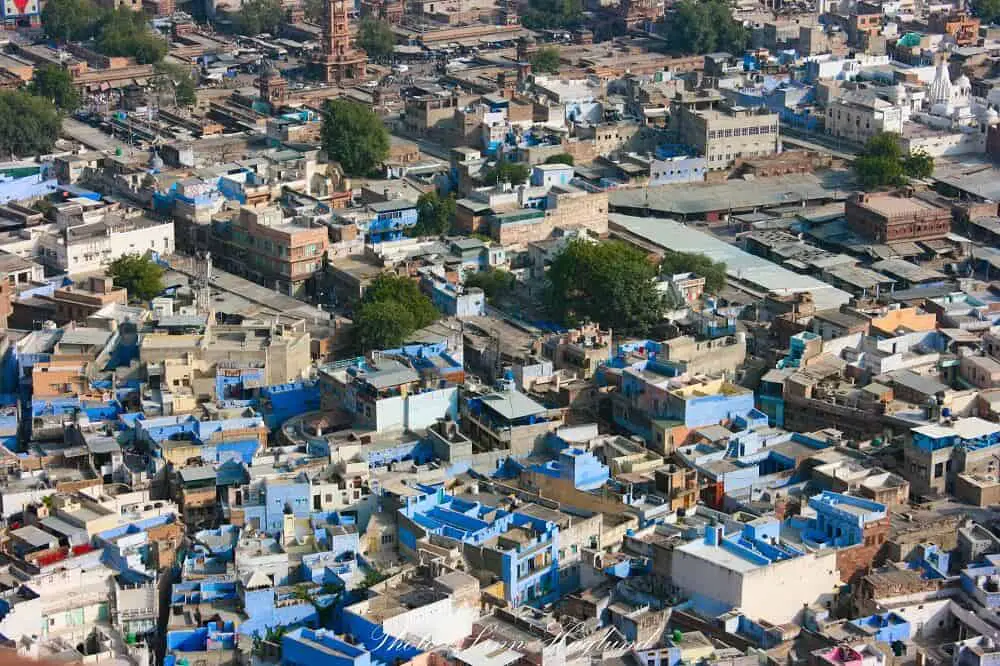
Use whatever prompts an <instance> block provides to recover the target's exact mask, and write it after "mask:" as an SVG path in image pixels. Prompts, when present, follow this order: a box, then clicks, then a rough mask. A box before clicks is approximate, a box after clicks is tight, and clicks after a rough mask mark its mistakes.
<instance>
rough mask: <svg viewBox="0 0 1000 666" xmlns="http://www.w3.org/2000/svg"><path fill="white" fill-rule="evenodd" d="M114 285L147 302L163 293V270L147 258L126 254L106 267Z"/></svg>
mask: <svg viewBox="0 0 1000 666" xmlns="http://www.w3.org/2000/svg"><path fill="white" fill-rule="evenodd" d="M108 275H110V276H111V277H112V278H113V279H114V281H115V284H116V285H117V286H119V287H124V288H125V289H126V290H127V291H128V295H129V296H131V297H132V298H136V299H139V300H141V301H148V300H149V299H151V298H153V297H154V296H156V295H158V294H159V293H160V292H161V291H163V268H162V267H161V266H160V265H159V264H157V263H156V262H155V261H153V260H152V259H150V258H149V257H148V256H140V255H138V254H126V255H122V256H121V257H118V258H117V259H115V260H114V261H112V262H111V265H110V266H108Z"/></svg>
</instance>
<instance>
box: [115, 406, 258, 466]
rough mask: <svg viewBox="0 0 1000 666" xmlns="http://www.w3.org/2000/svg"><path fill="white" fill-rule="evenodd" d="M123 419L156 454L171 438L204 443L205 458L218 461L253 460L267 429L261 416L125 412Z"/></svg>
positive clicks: (133, 433)
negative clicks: (209, 418) (209, 417)
mask: <svg viewBox="0 0 1000 666" xmlns="http://www.w3.org/2000/svg"><path fill="white" fill-rule="evenodd" d="M121 421H122V423H123V425H124V426H125V427H127V428H131V429H132V432H131V433H130V435H131V437H132V438H133V439H134V441H135V442H137V443H139V444H143V443H145V444H146V446H147V447H149V449H150V451H152V452H153V453H154V455H161V451H160V450H159V449H160V447H161V446H162V445H163V444H164V443H165V442H167V441H168V440H173V441H177V440H184V441H188V442H190V443H191V444H192V445H196V446H200V447H201V450H200V454H201V457H202V459H203V460H205V461H206V462H216V463H221V462H225V461H227V460H239V461H241V462H243V463H246V464H250V463H251V462H252V461H253V458H254V456H255V455H256V454H257V450H258V449H259V448H260V445H261V444H260V434H261V433H262V432H266V426H265V425H264V419H263V418H261V417H260V416H250V417H242V418H235V419H223V420H220V421H199V420H198V419H197V418H195V417H194V416H161V417H156V418H151V419H145V418H142V416H141V415H137V416H133V415H122V417H121ZM242 431H249V434H247V432H242ZM237 432H239V433H240V434H235V433H237Z"/></svg>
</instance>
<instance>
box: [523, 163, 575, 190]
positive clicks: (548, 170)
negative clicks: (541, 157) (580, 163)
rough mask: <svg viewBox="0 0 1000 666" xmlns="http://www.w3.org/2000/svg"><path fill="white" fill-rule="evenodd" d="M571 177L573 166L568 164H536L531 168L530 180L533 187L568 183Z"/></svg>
mask: <svg viewBox="0 0 1000 666" xmlns="http://www.w3.org/2000/svg"><path fill="white" fill-rule="evenodd" d="M572 179H573V167H572V166H571V165H569V164H537V165H535V166H534V167H532V168H531V176H530V182H531V184H532V185H533V186H535V187H551V186H553V185H568V184H569V181H571V180H572Z"/></svg>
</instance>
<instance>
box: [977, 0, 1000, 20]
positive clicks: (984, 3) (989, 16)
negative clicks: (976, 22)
mask: <svg viewBox="0 0 1000 666" xmlns="http://www.w3.org/2000/svg"><path fill="white" fill-rule="evenodd" d="M972 13H973V14H975V15H976V16H978V17H979V18H980V20H982V21H983V22H984V23H996V21H997V20H998V19H1000V0H972Z"/></svg>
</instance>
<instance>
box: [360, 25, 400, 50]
mask: <svg viewBox="0 0 1000 666" xmlns="http://www.w3.org/2000/svg"><path fill="white" fill-rule="evenodd" d="M358 46H360V47H361V48H363V49H364V50H365V52H367V53H368V55H369V56H371V57H372V58H387V57H389V56H391V55H392V49H393V48H394V47H395V46H396V35H395V34H394V33H393V32H392V27H391V26H390V25H389V24H388V23H387V22H386V21H382V20H379V19H377V18H373V17H370V16H369V17H365V18H363V19H361V24H360V25H359V26H358Z"/></svg>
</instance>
